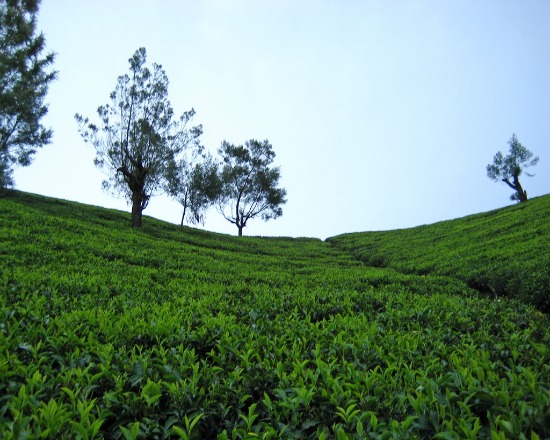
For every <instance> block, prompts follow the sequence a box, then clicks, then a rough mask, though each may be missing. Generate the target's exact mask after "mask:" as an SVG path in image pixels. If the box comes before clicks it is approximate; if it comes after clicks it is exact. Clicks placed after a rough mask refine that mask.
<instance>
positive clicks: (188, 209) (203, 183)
mask: <svg viewBox="0 0 550 440" xmlns="http://www.w3.org/2000/svg"><path fill="white" fill-rule="evenodd" d="M220 185H221V182H220V178H219V175H218V164H217V163H216V161H215V160H214V158H213V157H212V155H210V154H203V155H200V156H198V157H193V158H190V159H187V160H186V158H183V159H182V160H179V161H172V162H171V163H170V165H169V167H168V173H167V185H166V191H167V193H168V194H169V195H170V196H172V197H173V198H174V199H176V200H177V201H178V202H179V203H180V204H181V205H182V206H183V213H182V216H181V225H182V226H183V223H184V221H186V220H187V221H188V222H189V223H191V224H198V223H201V224H203V225H204V222H205V219H206V211H207V209H208V208H209V207H210V206H212V204H213V203H214V202H215V200H216V198H217V197H218V195H219V193H220Z"/></svg>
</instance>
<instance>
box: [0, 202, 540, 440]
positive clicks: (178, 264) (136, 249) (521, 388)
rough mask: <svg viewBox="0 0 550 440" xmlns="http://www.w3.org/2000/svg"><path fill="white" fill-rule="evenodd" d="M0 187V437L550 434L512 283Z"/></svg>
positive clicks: (531, 345) (536, 351) (535, 354)
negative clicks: (506, 294)
mask: <svg viewBox="0 0 550 440" xmlns="http://www.w3.org/2000/svg"><path fill="white" fill-rule="evenodd" d="M533 202H535V200H534V201H533ZM533 202H531V203H533ZM0 205H1V206H0V207H1V209H0V225H1V226H0V262H1V263H0V292H1V295H0V343H1V346H2V350H0V387H1V389H0V437H2V438H5V439H11V438H24V437H26V438H39V437H41V438H90V439H92V438H106V439H128V438H141V439H146V438H193V439H199V438H213V439H215V438H219V439H226V438H227V439H229V438H231V439H244V438H255V437H259V438H294V439H303V438H305V439H307V438H311V439H317V438H324V439H336V438H337V439H349V438H355V439H365V438H372V439H378V438H426V439H431V438H470V439H476V438H488V439H505V438H518V439H521V438H527V439H538V438H546V437H548V436H549V435H550V431H549V430H548V426H550V424H549V423H548V421H549V417H550V413H549V408H550V398H549V392H548V391H549V390H548V383H549V378H550V377H549V376H550V374H549V373H550V369H549V365H550V353H549V349H548V347H549V344H550V333H549V330H548V329H549V328H550V327H549V324H550V322H549V320H548V317H547V316H546V315H543V314H541V313H540V312H537V311H535V310H534V309H533V308H531V307H529V306H527V305H524V304H522V303H520V302H516V301H509V300H507V299H505V298H504V299H502V300H501V301H497V300H494V299H493V298H491V297H486V296H479V295H478V293H477V292H476V291H474V290H472V289H471V288H469V287H468V286H467V285H466V284H465V283H464V282H461V281H459V280H457V279H456V278H453V277H444V276H432V275H416V274H403V273H400V272H398V271H395V270H393V269H389V268H372V267H366V266H365V265H364V264H363V263H361V262H359V261H357V260H356V259H355V258H354V257H353V256H352V255H351V254H350V253H348V252H346V251H342V250H339V249H337V248H335V247H334V246H332V245H330V244H328V243H325V242H322V241H320V240H316V239H307V238H300V239H291V238H253V237H241V238H240V239H239V238H236V237H231V236H228V235H222V234H213V233H209V232H205V231H201V230H196V229H191V228H187V227H186V228H184V229H183V230H182V229H181V228H179V227H176V226H173V225H169V224H167V223H164V222H161V221H157V220H155V219H148V221H147V222H146V223H145V224H144V226H143V228H141V229H134V228H130V227H127V226H125V225H126V224H127V223H126V222H124V221H123V220H124V219H126V218H127V217H128V214H125V213H121V212H118V211H112V210H105V209H101V208H95V207H91V206H86V205H81V204H76V203H71V202H66V201H62V200H55V199H50V198H46V197H40V196H34V195H30V194H25V193H20V192H15V191H12V192H9V193H8V195H7V197H5V198H3V199H1V200H0ZM518 206H519V205H518ZM525 206H526V207H529V205H528V204H527V205H525Z"/></svg>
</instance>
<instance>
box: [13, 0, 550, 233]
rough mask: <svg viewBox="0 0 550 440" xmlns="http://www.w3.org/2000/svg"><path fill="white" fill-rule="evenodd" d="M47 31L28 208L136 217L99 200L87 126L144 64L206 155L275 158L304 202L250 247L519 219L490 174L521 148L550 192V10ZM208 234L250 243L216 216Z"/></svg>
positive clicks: (308, 7)
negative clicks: (48, 60)
mask: <svg viewBox="0 0 550 440" xmlns="http://www.w3.org/2000/svg"><path fill="white" fill-rule="evenodd" d="M38 27H39V30H41V31H42V32H43V33H44V34H45V36H46V44H47V48H48V50H51V51H54V52H56V53H57V56H56V60H55V68H56V70H58V71H59V79H58V80H57V81H56V82H55V83H52V85H51V86H50V91H49V94H48V97H47V101H48V102H49V113H48V115H47V117H46V118H44V120H43V121H44V124H45V125H46V126H49V127H51V128H52V129H53V130H54V137H53V142H52V143H51V144H50V145H47V146H45V147H44V148H42V149H41V150H40V151H39V152H38V153H37V154H36V156H35V160H34V162H33V164H32V165H31V166H30V167H27V168H19V169H17V170H16V172H15V173H14V177H15V180H16V188H18V189H20V190H23V191H29V192H34V193H38V194H44V195H48V196H54V197H58V198H63V199H68V200H75V201H79V202H83V203H88V204H94V205H99V206H105V207H112V208H118V209H123V210H129V207H128V205H127V204H126V201H125V200H124V199H121V198H114V197H112V196H111V195H110V194H109V193H106V192H104V191H103V190H102V189H101V181H102V180H103V179H104V177H105V175H104V174H103V173H102V172H101V171H100V170H98V169H96V168H95V167H94V165H93V157H94V150H93V147H92V146H90V145H88V144H85V143H84V142H83V141H82V139H81V138H80V136H79V134H78V131H77V125H76V122H75V121H74V114H75V113H77V112H78V113H80V114H82V115H84V116H88V117H89V118H90V119H92V120H98V118H97V112H96V110H97V107H98V106H100V105H103V104H106V103H108V102H109V94H110V93H111V92H112V91H113V90H114V88H115V85H116V81H117V77H118V76H119V75H122V74H125V73H127V72H128V71H129V64H128V58H130V57H131V56H132V55H133V53H134V52H135V50H136V49H137V48H139V47H145V48H146V49H147V59H148V63H152V62H156V63H158V64H161V65H162V66H163V68H164V69H165V71H166V73H167V75H168V78H169V80H170V87H169V98H170V101H171V103H172V106H173V108H174V110H175V113H176V115H178V116H179V115H181V114H182V113H183V112H184V111H187V110H189V109H191V108H194V109H195V110H196V112H197V113H196V116H195V119H194V123H196V124H202V125H203V128H204V135H203V137H202V143H203V144H204V145H205V146H206V148H207V149H208V150H210V151H211V152H212V153H215V152H216V151H217V149H218V148H219V146H220V144H221V142H222V141H223V140H224V139H225V140H227V141H228V142H231V143H233V144H242V143H244V142H245V141H246V140H247V139H258V140H263V139H268V140H269V141H270V142H271V144H272V145H273V149H274V151H275V153H276V155H277V157H276V159H275V165H278V166H280V167H281V174H282V178H281V185H282V186H283V187H285V188H286V189H287V192H288V202H287V204H286V205H284V207H283V216H282V217H281V218H279V219H277V220H271V221H269V222H263V221H262V220H261V219H253V220H250V221H249V224H248V227H247V228H245V230H244V234H245V235H269V236H281V235H284V236H293V237H298V236H308V237H318V238H322V239H324V238H326V237H329V236H333V235H337V234H341V233H346V232H357V231H371V230H387V229H396V228H405V227H412V226H417V225H421V224H427V223H434V222H436V221H440V220H447V219H452V218H457V217H462V216H465V215H469V214H474V213H477V212H482V211H488V210H491V209H494V208H499V207H502V206H506V205H510V204H512V203H513V202H511V201H510V200H509V196H510V195H511V193H512V190H511V189H509V188H508V187H506V185H505V184H504V183H494V182H492V181H491V180H489V179H488V178H487V176H486V170H485V167H486V165H487V164H488V163H489V162H492V158H493V156H494V154H495V153H496V152H497V151H498V150H501V151H503V153H506V152H507V151H508V144H507V142H508V140H509V139H510V137H511V136H512V134H513V133H516V134H517V136H518V139H519V141H520V142H521V143H522V144H523V145H524V146H526V147H527V148H529V149H530V150H531V151H533V152H534V153H535V154H536V155H538V156H540V161H539V164H538V165H537V166H536V167H535V168H533V169H531V172H535V173H536V176H535V177H533V178H530V177H527V176H524V177H523V179H522V184H523V185H524V187H525V188H526V190H527V192H528V194H529V196H530V197H535V196H540V195H543V194H547V193H549V192H550V1H547V0H524V1H518V0H494V1H493V0H483V1H479V0H471V1H468V0H460V1H459V0H454V1H445V0H433V1H420V0H419V1H414V0H407V1H405V0H403V1H392V0H379V1H368V0H364V1H358V0H357V1H352V0H341V1H337V0H331V1H328V0H327V1H324V0H309V1H308V0H254V1H253V0H223V1H222V0H219V1H216V0H157V1H153V0H116V1H112V0H94V1H85V0H43V1H42V6H41V11H40V18H39V23H38ZM144 215H149V216H153V217H156V218H161V219H164V220H167V221H170V222H173V223H179V220H180V216H181V209H180V205H178V204H177V203H176V202H173V201H171V200H169V199H167V198H166V197H163V196H159V197H155V198H153V199H152V200H151V202H150V204H149V206H148V207H147V209H146V210H145V211H144ZM145 221H147V220H146V219H145ZM204 227H205V229H208V230H211V231H217V232H225V233H230V234H236V232H237V229H236V227H235V226H234V225H231V224H229V223H228V222H227V221H226V220H224V219H223V218H222V217H221V215H220V214H219V213H217V212H216V211H215V209H212V210H211V211H209V214H208V217H207V221H206V224H205V226H204Z"/></svg>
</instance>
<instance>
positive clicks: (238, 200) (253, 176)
mask: <svg viewBox="0 0 550 440" xmlns="http://www.w3.org/2000/svg"><path fill="white" fill-rule="evenodd" d="M218 153H219V154H220V155H221V157H222V160H223V163H222V164H221V171H220V181H221V192H220V195H219V197H218V202H217V206H218V210H219V211H220V212H221V214H222V215H223V216H224V218H225V219H226V220H227V221H229V222H230V223H233V224H234V225H236V226H237V229H238V234H239V236H241V235H242V234H243V229H244V228H245V227H246V225H247V223H248V220H250V219H251V218H254V217H257V216H260V217H261V218H262V219H263V220H265V221H267V220H270V219H276V218H278V217H280V216H281V215H282V214H283V209H282V207H281V205H283V204H285V203H286V199H285V197H286V190H285V189H284V188H278V187H277V185H278V184H279V178H280V170H279V168H278V167H270V165H271V164H272V162H273V160H274V158H275V153H274V151H273V148H272V146H271V144H270V143H269V141H267V140H264V141H263V142H259V141H256V140H254V139H251V140H249V141H247V142H246V143H245V145H239V146H235V145H233V144H230V143H228V142H226V141H223V142H222V146H221V148H220V149H219V150H218Z"/></svg>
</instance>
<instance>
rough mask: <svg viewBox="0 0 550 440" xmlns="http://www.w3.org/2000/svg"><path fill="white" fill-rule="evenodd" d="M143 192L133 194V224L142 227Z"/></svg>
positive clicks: (135, 226)
mask: <svg viewBox="0 0 550 440" xmlns="http://www.w3.org/2000/svg"><path fill="white" fill-rule="evenodd" d="M141 206H142V200H141V193H139V192H138V193H133V194H132V226H133V227H134V228H141V213H142V209H141Z"/></svg>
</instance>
